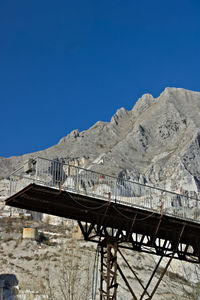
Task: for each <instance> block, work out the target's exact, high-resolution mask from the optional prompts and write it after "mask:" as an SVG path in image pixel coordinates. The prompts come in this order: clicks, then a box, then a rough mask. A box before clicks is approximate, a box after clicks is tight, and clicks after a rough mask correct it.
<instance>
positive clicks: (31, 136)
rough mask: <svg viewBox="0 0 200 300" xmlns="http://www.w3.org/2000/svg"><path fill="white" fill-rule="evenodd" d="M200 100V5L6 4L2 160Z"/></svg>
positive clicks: (167, 1)
mask: <svg viewBox="0 0 200 300" xmlns="http://www.w3.org/2000/svg"><path fill="white" fill-rule="evenodd" d="M168 86H173V87H183V88H186V89H191V90H196V91H200V0H180V1H179V0H151V1H150V0H140V1H139V0H137V1H136V0H84V1H83V0H57V1H55V0H54V1H52V0H48V1H47V0H17V1H16V0H0V101H1V103H0V104H1V106H0V156H5V157H7V156H11V155H21V154H24V153H29V152H34V151H37V150H42V149H45V148H47V147H49V146H52V145H54V144H56V143H57V142H58V141H59V139H60V138H61V137H63V136H65V135H67V134H68V133H69V132H71V131H72V130H73V129H79V130H80V131H82V130H85V129H88V128H89V127H90V126H92V125H93V124H94V123H95V122H97V121H98V120H101V121H109V120H110V118H111V117H112V115H113V114H114V113H115V112H116V110H117V109H118V108H120V107H122V106H123V107H125V108H126V109H132V107H133V105H134V103H135V102H136V100H137V99H138V98H139V97H140V96H142V94H144V93H151V94H152V95H153V96H154V97H158V96H159V94H160V93H161V92H162V91H163V89H164V88H165V87H168Z"/></svg>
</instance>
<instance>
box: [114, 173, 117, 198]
mask: <svg viewBox="0 0 200 300" xmlns="http://www.w3.org/2000/svg"><path fill="white" fill-rule="evenodd" d="M114 198H115V203H116V201H117V178H115V186H114Z"/></svg>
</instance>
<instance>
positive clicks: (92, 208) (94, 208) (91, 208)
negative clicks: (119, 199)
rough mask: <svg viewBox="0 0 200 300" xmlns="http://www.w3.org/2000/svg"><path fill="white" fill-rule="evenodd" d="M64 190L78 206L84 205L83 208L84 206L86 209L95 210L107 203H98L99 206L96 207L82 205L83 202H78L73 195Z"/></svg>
mask: <svg viewBox="0 0 200 300" xmlns="http://www.w3.org/2000/svg"><path fill="white" fill-rule="evenodd" d="M65 192H66V193H67V194H68V195H69V196H70V198H71V199H72V200H73V201H74V202H75V203H76V204H78V205H79V206H82V207H84V208H86V209H88V210H96V209H100V208H102V207H104V206H107V205H108V204H107V202H106V203H104V204H102V205H100V206H97V207H88V206H86V205H84V204H81V203H79V202H78V201H77V200H75V199H74V197H73V196H72V195H71V194H70V193H69V192H68V191H65Z"/></svg>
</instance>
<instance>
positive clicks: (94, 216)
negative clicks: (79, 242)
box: [6, 158, 200, 300]
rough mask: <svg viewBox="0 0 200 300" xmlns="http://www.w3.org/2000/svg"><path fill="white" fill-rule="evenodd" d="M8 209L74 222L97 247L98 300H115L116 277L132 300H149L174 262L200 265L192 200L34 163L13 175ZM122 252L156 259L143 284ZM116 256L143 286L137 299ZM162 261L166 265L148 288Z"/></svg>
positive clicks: (199, 222) (197, 214) (196, 205)
mask: <svg viewBox="0 0 200 300" xmlns="http://www.w3.org/2000/svg"><path fill="white" fill-rule="evenodd" d="M6 204H7V205H10V206H14V207H19V208H22V209H28V210H33V211H38V212H42V213H48V214H52V215H56V216H61V217H65V218H71V219H75V220H77V221H78V224H79V226H80V228H81V230H82V233H83V236H84V239H85V240H87V241H92V242H95V243H97V244H98V245H99V246H100V247H101V269H100V275H101V280H100V300H103V299H106V300H110V299H117V288H118V282H117V274H118V273H119V275H120V276H121V278H122V279H123V280H124V282H125V284H126V286H127V288H128V290H129V292H130V294H131V296H132V298H133V299H135V300H137V299H140V300H142V299H152V297H153V296H154V294H155V293H156V290H157V288H158V286H159V284H160V282H161V280H162V278H163V276H164V274H165V273H166V271H167V268H168V266H169V264H170V262H171V261H172V259H173V258H175V259H179V260H183V261H189V262H192V263H199V262H200V202H199V199H198V198H195V197H188V195H181V194H177V193H173V192H170V191H166V190H163V189H160V188H156V187H152V186H148V185H145V184H141V183H138V182H133V181H129V180H126V179H124V178H119V177H113V176H109V175H105V174H101V173H97V172H94V171H91V170H87V169H83V168H80V167H76V166H72V165H69V164H64V163H61V162H59V161H53V160H48V159H45V158H36V159H31V160H29V161H27V162H26V163H25V164H24V166H22V167H21V168H19V169H18V170H16V171H15V172H14V173H12V174H11V176H10V197H9V198H8V199H7V200H6ZM123 249H129V250H135V251H140V252H146V253H150V254H155V255H159V256H160V259H159V261H158V263H157V265H156V266H155V269H154V271H153V273H152V276H151V277H150V279H149V281H148V283H147V284H146V285H144V284H143V283H142V281H141V280H140V279H139V277H138V276H137V274H136V273H135V271H134V270H133V268H132V267H131V266H130V264H129V262H128V261H127V260H126V258H125V257H124V255H123V253H122V250H123ZM118 253H120V255H121V257H122V258H123V259H124V261H125V263H126V265H127V267H128V268H129V269H130V272H131V273H132V274H133V276H134V277H135V278H136V279H137V280H138V282H139V284H140V286H141V287H142V289H143V292H142V293H141V295H139V296H138V295H136V292H135V291H134V288H133V287H131V285H130V284H129V282H128V280H127V278H126V276H125V275H124V273H123V271H122V269H121V267H120V265H119V263H118V262H117V254H118ZM164 257H168V262H167V264H166V266H165V267H164V268H163V271H162V272H161V274H160V278H159V280H158V281H157V283H156V284H155V286H154V287H153V288H150V286H151V284H152V280H153V278H154V275H155V273H156V271H157V270H158V268H159V266H160V264H161V261H162V259H163V258H164Z"/></svg>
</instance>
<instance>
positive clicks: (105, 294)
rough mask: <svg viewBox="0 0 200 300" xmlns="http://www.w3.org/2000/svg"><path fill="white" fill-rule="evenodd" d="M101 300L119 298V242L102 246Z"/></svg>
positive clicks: (115, 299)
mask: <svg viewBox="0 0 200 300" xmlns="http://www.w3.org/2000/svg"><path fill="white" fill-rule="evenodd" d="M100 272H101V279H100V280H101V281H100V300H117V287H118V284H117V243H116V242H114V243H110V242H109V243H107V245H106V247H105V246H103V245H102V246H101V269H100Z"/></svg>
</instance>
